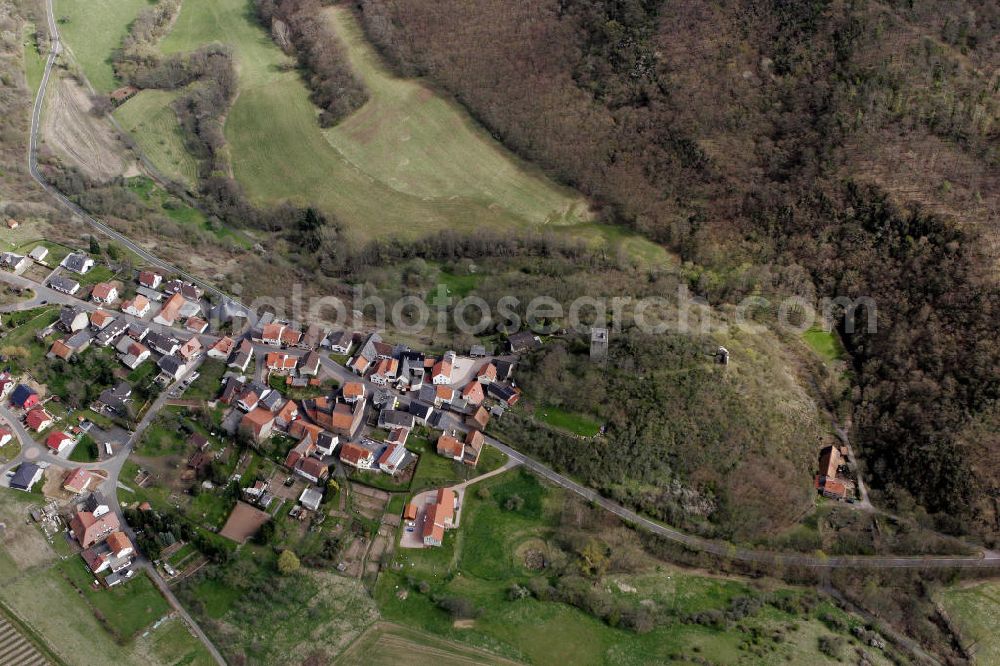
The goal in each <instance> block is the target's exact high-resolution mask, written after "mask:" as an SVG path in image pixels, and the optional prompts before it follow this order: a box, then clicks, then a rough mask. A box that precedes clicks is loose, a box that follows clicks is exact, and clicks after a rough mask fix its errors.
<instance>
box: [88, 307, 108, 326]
mask: <svg viewBox="0 0 1000 666" xmlns="http://www.w3.org/2000/svg"><path fill="white" fill-rule="evenodd" d="M109 319H114V317H112V316H111V315H110V314H108V313H107V312H105V311H104V310H100V309H98V310H97V311H96V312H94V314H92V315H90V323H91V324H93V325H94V326H97V327H98V328H100V327H101V326H104V323H105V322H106V321H108V320H109Z"/></svg>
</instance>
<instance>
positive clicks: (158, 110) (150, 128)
mask: <svg viewBox="0 0 1000 666" xmlns="http://www.w3.org/2000/svg"><path fill="white" fill-rule="evenodd" d="M179 94H180V92H179V91H176V90H143V91H142V92H140V93H139V94H138V95H136V96H135V97H133V98H132V99H130V100H129V101H127V102H125V103H124V104H122V105H121V106H120V107H118V108H117V109H116V110H115V114H114V115H115V118H117V119H118V122H119V123H121V126H122V127H123V128H125V131H126V132H128V133H129V134H131V135H132V138H133V139H135V141H136V143H138V144H139V149H140V150H142V152H143V153H144V154H145V155H146V157H148V158H149V160H150V161H151V162H152V163H153V164H155V165H156V167H157V168H158V169H159V170H160V171H162V172H163V173H164V174H165V175H167V176H169V177H170V178H175V179H177V180H179V181H181V182H182V183H184V184H185V185H187V186H188V187H193V186H194V184H195V181H196V179H197V178H198V161H197V160H196V159H195V158H194V157H193V156H192V155H191V153H189V152H188V150H187V148H186V147H185V146H184V135H183V133H182V132H181V126H180V123H178V122H177V115H176V114H175V113H174V110H173V109H172V108H171V107H170V104H171V103H172V102H173V101H174V100H175V99H177V96H178V95H179Z"/></svg>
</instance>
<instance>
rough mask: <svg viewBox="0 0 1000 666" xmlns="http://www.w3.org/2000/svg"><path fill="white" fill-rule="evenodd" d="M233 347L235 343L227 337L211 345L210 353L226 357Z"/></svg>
mask: <svg viewBox="0 0 1000 666" xmlns="http://www.w3.org/2000/svg"><path fill="white" fill-rule="evenodd" d="M235 345H236V341H235V340H233V339H232V338H231V337H229V336H228V335H227V336H225V337H223V338H219V341H218V342H216V343H215V344H214V345H212V348H211V351H214V352H217V353H219V354H223V355H225V356H228V355H229V352H231V351H232V350H233V347H234V346H235Z"/></svg>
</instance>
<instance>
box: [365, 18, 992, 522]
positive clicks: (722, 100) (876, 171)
mask: <svg viewBox="0 0 1000 666" xmlns="http://www.w3.org/2000/svg"><path fill="white" fill-rule="evenodd" d="M359 6H360V12H361V16H362V17H363V22H364V26H365V29H366V31H367V34H368V36H369V37H370V38H371V39H372V40H373V41H374V42H375V43H376V44H377V45H378V46H379V47H380V49H381V50H382V52H383V53H384V54H385V56H386V57H387V58H389V59H390V60H391V61H392V62H393V63H394V64H395V66H396V67H397V68H398V69H399V70H400V72H402V73H405V74H408V75H423V76H427V77H429V78H430V79H433V80H434V81H436V82H437V83H438V84H439V85H441V86H443V87H444V88H445V89H447V90H448V91H450V92H451V93H452V94H453V95H454V96H455V97H456V98H457V99H458V100H459V101H460V102H462V103H463V104H465V105H466V106H467V107H468V108H469V109H470V110H471V112H472V113H473V114H474V115H475V116H476V117H477V118H478V119H479V120H480V121H481V122H482V123H484V124H485V125H486V126H487V127H488V128H489V129H490V130H491V131H492V132H493V133H494V135H495V136H496V137H498V138H499V139H500V140H501V141H503V142H504V143H505V144H506V145H507V146H509V147H510V148H512V149H513V150H515V151H516V152H518V153H520V154H521V155H523V156H524V157H526V158H528V159H531V160H533V161H535V162H537V163H538V164H540V165H542V166H543V167H544V168H545V169H546V170H547V171H548V172H549V173H550V174H551V175H553V176H555V177H557V178H558V179H560V180H562V181H564V182H566V183H569V184H572V185H573V186H575V187H577V188H579V189H581V190H582V191H584V192H585V193H586V194H588V195H590V196H591V197H592V198H593V199H594V200H596V201H597V202H599V203H600V204H601V205H602V207H603V209H604V213H605V215H606V217H607V218H608V219H609V220H611V221H614V222H616V223H619V224H624V225H629V226H631V227H633V228H635V229H637V230H640V231H642V232H643V233H646V234H648V235H649V236H650V237H652V238H655V239H657V240H659V241H661V242H664V243H667V244H669V245H670V246H671V247H672V248H674V249H675V250H677V251H678V252H680V253H681V254H682V255H683V257H684V258H685V259H690V260H693V261H696V262H698V263H700V264H702V265H705V266H707V267H709V268H710V269H711V270H710V271H709V272H708V273H706V274H705V277H704V279H703V281H702V282H701V283H700V284H699V285H697V286H698V287H699V290H700V291H701V292H702V293H703V294H705V295H706V296H708V297H709V298H710V299H712V300H713V301H716V302H719V301H726V300H733V299H738V298H740V297H741V296H743V295H745V294H747V293H750V292H752V291H754V290H758V289H762V290H764V291H765V292H766V291H771V290H775V291H781V292H795V293H800V294H803V295H807V296H811V295H848V296H861V295H867V296H871V297H873V298H875V299H876V300H877V302H878V308H879V309H878V324H879V325H878V329H877V331H875V332H872V333H869V332H867V331H866V330H860V331H855V332H853V333H852V332H846V331H845V332H844V338H845V342H846V344H847V345H848V347H849V350H850V351H851V352H852V354H853V358H854V360H855V365H856V367H855V370H856V375H857V387H856V389H855V392H854V403H855V410H854V419H853V433H854V435H855V437H856V439H857V440H858V442H859V443H860V445H861V448H862V451H863V454H864V458H865V460H866V461H867V467H868V472H869V474H870V475H871V476H872V481H873V484H874V486H875V487H876V488H877V489H880V490H881V492H882V494H883V496H884V498H885V499H887V500H889V501H890V502H891V503H896V504H897V505H899V506H907V507H910V506H912V503H913V502H914V501H915V502H916V503H918V504H919V505H921V506H922V507H923V508H924V509H926V511H928V512H930V513H933V514H936V518H937V520H938V524H939V525H940V526H941V527H942V528H944V529H950V530H956V531H958V530H972V531H977V532H979V533H981V534H983V535H984V536H988V535H990V534H994V535H995V534H996V532H997V522H996V507H995V501H996V499H995V498H996V496H997V494H998V491H1000V489H998V486H997V478H998V472H1000V468H998V467H997V465H996V456H992V457H990V456H987V455H985V453H986V452H987V451H988V450H989V447H990V443H989V442H987V441H984V440H983V439H976V438H974V437H969V436H959V433H960V432H966V433H967V432H969V429H970V428H973V427H974V426H975V424H976V423H978V421H979V420H980V415H981V414H982V413H983V412H984V411H985V410H988V409H991V406H992V404H993V403H994V401H995V400H996V399H997V398H998V397H1000V365H998V363H997V360H998V359H997V356H998V351H997V345H996V344H995V338H996V334H995V332H996V313H997V309H998V306H1000V301H998V291H997V283H996V276H995V273H994V270H993V266H994V265H995V261H996V256H995V254H994V252H993V249H994V246H995V237H996V228H995V227H996V223H997V221H998V220H997V214H998V213H997V211H998V210H1000V206H998V203H1000V187H998V183H1000V169H998V166H997V165H998V143H997V138H998V137H997V131H998V130H997V128H998V125H997V122H996V121H997V116H998V109H1000V102H998V97H997V91H998V86H1000V80H998V78H997V76H998V75H997V70H996V66H995V65H996V58H997V55H998V54H997V30H998V28H1000V7H998V6H997V5H996V4H995V3H988V2H976V1H973V0H969V1H965V2H958V3H952V4H949V5H948V6H947V7H943V6H941V5H940V4H937V3H931V2H925V1H921V0H910V1H908V2H887V3H830V2H825V1H823V0H816V1H810V2H779V1H775V2H766V3H750V2H735V3H726V4H724V5H706V4H704V3H701V2H688V1H686V0H684V1H681V2H674V3H664V2H660V1H659V0H605V1H601V0H598V1H590V0H586V1H585V0H542V1H540V2H532V3H510V2H498V1H493V2H487V1H483V2H465V1H463V0H433V1H431V0H361V2H360V3H359ZM747 266H754V268H747ZM795 269H797V270H795ZM779 274H780V275H781V276H783V277H779Z"/></svg>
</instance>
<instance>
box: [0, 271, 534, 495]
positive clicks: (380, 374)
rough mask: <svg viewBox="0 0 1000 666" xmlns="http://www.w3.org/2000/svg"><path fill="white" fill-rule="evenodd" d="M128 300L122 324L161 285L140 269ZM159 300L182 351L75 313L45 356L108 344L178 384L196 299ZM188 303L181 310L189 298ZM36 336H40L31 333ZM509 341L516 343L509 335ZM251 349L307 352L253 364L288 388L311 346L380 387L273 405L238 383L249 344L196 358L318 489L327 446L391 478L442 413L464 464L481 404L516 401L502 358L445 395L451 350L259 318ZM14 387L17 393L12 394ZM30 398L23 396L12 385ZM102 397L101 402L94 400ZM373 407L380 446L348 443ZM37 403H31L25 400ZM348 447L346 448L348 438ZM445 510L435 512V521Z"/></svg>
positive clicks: (110, 293)
mask: <svg viewBox="0 0 1000 666" xmlns="http://www.w3.org/2000/svg"><path fill="white" fill-rule="evenodd" d="M92 264H93V261H92V260H91V259H89V258H87V257H85V255H83V256H82V257H81V255H71V257H68V258H67V260H66V261H64V266H65V267H66V268H67V269H69V270H73V271H75V272H80V273H85V272H87V270H89V268H90V267H92ZM138 281H139V293H138V295H137V296H136V297H135V298H134V299H131V300H128V301H125V302H123V303H122V304H121V309H122V311H123V312H125V313H127V314H131V315H133V316H136V317H143V316H145V315H147V314H149V308H150V302H151V301H152V300H159V298H160V297H161V295H160V294H159V292H156V291H155V290H156V289H157V288H158V287H160V286H161V283H162V281H163V278H162V276H160V275H159V274H156V273H154V272H150V271H142V272H140V274H139V276H138ZM50 286H52V287H53V288H56V289H58V290H60V291H65V292H66V293H71V294H75V293H76V292H77V291H78V289H79V285H78V283H75V282H73V281H71V280H69V279H68V278H60V277H56V278H53V279H52V280H51V281H50ZM164 291H165V292H167V293H169V294H170V296H169V297H168V298H167V300H166V302H165V303H164V305H163V306H162V307H161V309H160V311H159V313H158V314H157V315H156V316H155V317H154V318H153V321H154V322H156V323H159V324H163V325H168V326H169V325H174V324H175V323H179V319H180V318H181V317H186V321H185V322H184V327H185V328H186V329H187V330H188V331H189V332H190V333H192V334H195V335H193V336H192V337H191V338H189V339H188V340H187V341H186V342H181V341H180V340H178V339H177V338H175V337H173V336H171V335H167V334H163V333H160V332H157V331H151V330H149V328H148V327H147V326H145V325H143V324H141V323H138V322H127V321H125V320H123V319H119V318H116V317H115V316H114V315H112V314H111V313H109V312H107V311H105V310H103V309H101V310H98V311H96V312H94V313H93V314H91V315H89V316H88V314H87V313H86V312H85V311H84V310H83V309H82V308H67V309H65V310H64V311H63V312H62V313H61V315H60V318H59V322H58V326H59V327H60V328H61V329H62V330H65V331H66V332H67V333H68V334H69V335H68V336H67V337H65V338H63V339H60V340H57V341H56V342H55V343H54V344H53V346H52V348H51V349H50V351H49V353H50V355H51V356H54V357H60V358H64V359H65V358H69V357H70V356H71V355H72V354H74V353H78V352H80V351H83V350H84V349H86V347H87V346H88V345H89V344H90V343H91V342H95V343H96V344H99V345H102V346H107V345H111V344H114V346H115V349H116V350H117V351H118V352H119V358H120V360H121V362H122V363H123V364H124V365H126V366H127V367H129V368H130V369H135V368H136V367H138V366H139V365H140V364H141V363H143V362H144V361H146V360H147V359H150V358H151V353H150V352H151V351H155V352H156V353H158V354H160V355H161V356H160V359H159V361H158V366H159V367H160V370H161V379H163V380H164V381H170V380H171V379H177V378H179V377H180V376H182V375H183V374H184V373H185V372H186V370H187V364H188V363H189V362H190V361H191V360H193V358H194V357H195V356H196V355H197V354H199V353H200V352H201V344H200V342H199V340H198V338H197V335H196V334H199V333H203V332H204V331H205V330H206V329H207V323H206V322H205V321H204V320H203V319H201V318H200V317H199V316H198V315H199V314H200V312H201V310H200V305H199V300H200V298H201V293H200V290H198V289H197V288H196V287H194V286H193V285H190V284H187V283H182V282H179V281H176V280H175V281H170V282H167V283H164ZM91 298H92V299H93V300H94V301H95V302H97V303H99V304H100V305H103V306H111V305H114V304H115V303H116V302H117V301H118V299H119V294H118V291H117V288H116V287H115V286H114V285H113V284H110V283H107V284H105V283H102V284H98V285H96V286H95V287H94V289H93V290H92V292H91ZM189 299H190V300H189ZM43 334H45V335H47V334H48V331H46V332H43ZM518 336H519V337H518ZM251 339H252V340H253V341H255V342H259V343H262V344H265V345H269V346H273V347H280V348H300V349H305V350H308V352H307V353H306V354H305V355H304V356H303V355H299V354H291V353H284V352H282V351H272V352H269V353H268V354H267V356H266V358H265V367H266V369H267V370H268V372H271V373H278V374H282V375H287V376H288V378H289V379H288V382H289V384H290V385H292V386H295V385H299V386H301V385H307V384H309V383H313V384H317V383H318V381H317V380H316V379H315V377H316V375H317V374H318V371H319V365H320V357H319V354H318V353H317V352H316V351H315V350H316V348H317V347H322V348H326V349H329V350H330V351H332V352H334V353H337V354H344V355H347V354H349V353H350V352H351V351H352V350H354V349H355V348H356V352H355V353H354V355H353V356H352V357H351V358H350V362H349V367H350V368H351V369H352V370H353V371H354V372H355V373H357V374H359V375H362V376H367V377H368V379H369V380H370V381H371V383H372V384H374V385H376V386H380V387H385V388H384V389H382V390H379V391H377V392H376V394H375V395H372V396H369V395H366V394H367V388H366V385H365V384H364V383H363V382H360V381H359V382H347V383H346V384H345V385H344V386H343V387H342V388H341V391H340V393H339V394H338V395H336V396H331V397H321V398H317V399H314V400H306V401H302V403H301V404H298V403H296V402H295V401H293V400H285V399H284V398H283V396H281V394H280V392H278V391H274V390H273V389H271V388H270V387H269V386H266V385H263V384H261V383H259V382H255V381H249V380H247V379H246V378H245V377H243V376H242V375H240V374H239V373H242V372H243V371H245V370H246V369H247V367H248V366H249V364H250V362H251V360H252V359H253V355H254V352H253V345H252V344H251V342H250V341H249V340H246V339H243V340H241V341H239V342H237V341H236V340H234V339H233V338H230V337H223V338H221V339H220V340H219V341H218V342H217V343H215V344H214V345H212V346H211V347H210V348H209V349H208V350H207V353H208V355H209V356H210V357H212V358H217V359H220V360H225V362H226V363H227V364H228V366H229V367H230V368H231V370H233V372H231V373H230V374H228V375H227V376H226V377H225V378H224V383H223V389H222V395H221V397H220V400H221V401H222V402H223V403H225V404H231V405H233V406H235V407H236V408H238V409H240V410H241V411H242V412H244V415H243V416H242V417H241V419H240V422H239V428H240V430H242V431H243V432H245V433H246V434H248V435H249V436H251V437H252V438H254V439H255V440H257V441H262V440H264V439H266V438H268V437H269V436H270V435H271V434H272V433H273V432H274V431H275V430H279V431H283V432H285V433H287V434H288V435H290V436H292V437H295V438H296V439H298V443H297V444H296V446H295V447H294V448H293V449H292V450H291V451H290V452H289V454H288V456H287V458H286V460H285V463H286V465H287V466H288V467H289V469H291V470H292V471H293V472H295V473H296V474H298V475H300V476H302V477H303V478H305V479H308V480H310V481H313V482H315V483H322V482H323V481H325V479H326V478H327V476H328V474H329V468H328V465H327V464H326V463H325V462H324V461H323V459H324V457H326V456H332V455H333V454H334V453H335V450H336V449H337V447H338V445H340V443H341V442H342V441H343V442H344V444H343V446H341V447H340V453H339V459H340V460H341V461H342V462H343V463H344V464H345V465H348V466H352V467H355V468H358V469H370V470H377V471H381V472H385V473H389V474H395V473H398V472H399V471H401V470H403V469H405V468H406V467H407V466H408V465H409V464H410V463H411V462H412V460H413V456H412V454H409V453H408V452H407V450H406V448H405V444H406V440H407V437H408V436H409V433H410V431H411V430H412V428H413V427H414V425H415V424H416V423H421V424H426V425H431V426H437V425H438V421H439V420H440V417H441V415H442V414H443V411H442V410H451V411H453V412H456V413H457V414H459V415H462V416H463V418H464V419H465V422H466V424H467V425H468V427H469V432H468V434H466V435H465V436H464V437H462V438H461V439H460V438H459V437H457V436H456V435H457V433H455V432H452V433H442V435H441V436H440V437H439V440H438V446H437V451H438V453H439V454H440V455H442V456H446V457H449V458H452V459H454V460H458V461H462V462H464V463H466V464H469V465H472V466H474V465H476V464H477V462H478V460H479V454H480V452H481V451H482V447H483V444H484V441H485V438H484V436H483V434H482V429H483V428H485V426H486V423H487V422H488V421H489V418H490V411H488V410H487V409H485V407H484V406H483V403H484V401H485V400H486V399H487V398H493V399H494V400H495V402H496V403H497V406H496V407H494V413H497V411H496V410H497V409H498V408H499V407H500V406H510V405H513V404H515V403H516V402H517V400H518V398H519V392H518V391H517V390H516V389H515V388H514V387H513V386H512V385H511V384H510V383H509V379H510V374H511V370H512V367H513V364H512V363H511V362H509V361H505V360H500V359H497V360H494V361H489V362H484V363H483V364H482V366H481V367H480V369H479V370H478V372H477V373H476V376H475V377H474V378H472V379H471V380H470V381H468V382H467V383H465V384H464V385H463V386H461V387H459V388H457V389H456V388H452V387H450V386H448V384H450V383H451V380H452V372H453V368H454V363H455V360H456V358H457V355H456V353H455V352H448V353H446V354H444V355H442V356H441V357H440V358H431V357H427V356H425V355H424V354H422V353H420V352H416V351H413V350H410V349H408V348H405V347H402V346H393V345H390V344H388V343H386V342H384V341H383V340H382V338H381V336H379V335H378V334H373V335H370V336H368V337H367V338H364V337H363V336H360V335H359V334H357V333H352V332H347V331H333V332H326V331H322V330H321V329H320V328H319V327H317V326H315V325H313V326H310V327H309V328H308V329H307V330H306V331H305V332H303V331H301V330H299V329H298V328H296V327H295V326H293V325H290V324H288V323H283V322H277V321H273V319H269V318H268V317H267V315H265V317H264V318H263V319H262V320H261V322H259V324H258V327H257V328H256V329H254V331H253V334H252V336H251ZM537 342H538V339H537V338H535V337H534V336H531V335H528V334H518V335H517V336H511V340H510V346H511V349H512V351H524V350H525V349H526V348H530V347H531V346H534V345H536V344H537ZM470 355H472V356H478V357H485V356H486V352H485V349H484V348H482V347H481V346H474V347H473V348H472V349H471V350H470ZM19 388H21V387H19ZM23 388H24V389H26V390H27V391H28V392H30V393H33V391H31V389H30V388H27V387H23ZM393 388H394V389H396V390H399V391H403V392H413V393H414V394H415V395H416V396H418V397H416V398H415V399H413V400H412V401H411V402H410V404H409V405H408V408H407V410H406V411H402V410H398V409H396V407H397V406H398V404H397V403H398V401H397V399H396V398H395V397H393V396H392V394H391V393H390V390H391V389H393ZM129 393H130V388H129V387H128V386H127V384H124V383H122V384H119V385H118V386H116V387H114V389H109V390H108V391H106V392H105V394H107V401H106V402H107V403H108V404H109V405H118V406H120V405H121V404H122V403H124V402H125V401H126V400H127V399H128V394H129ZM104 398H105V396H104V395H102V400H103V399H104ZM369 399H370V400H371V402H372V404H373V405H374V406H375V407H376V408H377V409H380V413H379V425H380V426H381V427H384V428H386V429H387V430H388V432H389V435H388V437H387V438H386V440H385V441H384V442H375V441H374V440H371V439H369V438H367V437H359V435H360V433H361V428H360V426H361V424H362V422H363V419H364V415H365V413H366V412H365V410H366V405H367V402H368V400H369ZM32 400H33V399H32V398H28V399H27V400H26V401H25V402H24V403H23V404H22V405H20V406H22V407H24V408H25V409H26V410H28V411H27V414H28V416H29V417H30V420H29V426H30V425H31V424H32V423H33V422H35V421H38V423H37V424H35V425H36V426H37V427H36V429H37V430H38V431H41V430H44V428H45V427H47V426H48V425H50V424H51V417H48V419H47V421H48V422H46V419H44V418H43V417H44V416H45V415H44V410H43V411H42V412H40V413H35V416H31V414H32V413H33V411H34V410H32V409H31V407H32V405H31V404H30V403H31V402H32ZM34 400H35V401H37V396H35V398H34ZM352 439H353V440H355V441H350V440H352ZM53 444H55V445H56V446H52V448H53V450H55V451H59V450H61V447H62V446H63V444H62V443H61V441H60V442H55V439H54V438H53ZM444 512H445V510H442V513H444Z"/></svg>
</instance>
